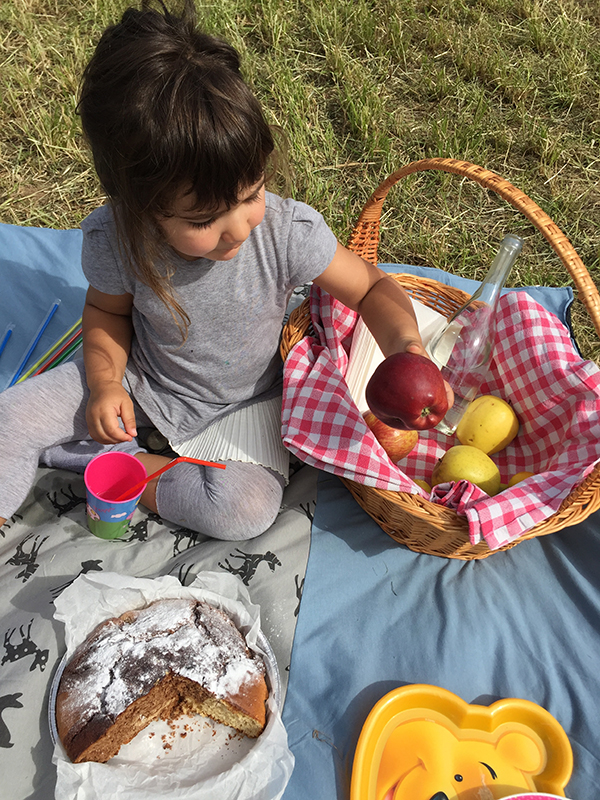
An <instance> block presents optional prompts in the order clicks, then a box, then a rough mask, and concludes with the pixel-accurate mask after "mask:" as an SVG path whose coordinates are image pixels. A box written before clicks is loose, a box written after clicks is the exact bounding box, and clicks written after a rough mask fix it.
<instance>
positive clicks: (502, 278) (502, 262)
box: [472, 234, 523, 307]
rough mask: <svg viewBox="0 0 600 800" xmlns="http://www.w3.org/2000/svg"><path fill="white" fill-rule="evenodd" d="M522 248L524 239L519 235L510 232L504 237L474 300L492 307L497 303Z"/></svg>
mask: <svg viewBox="0 0 600 800" xmlns="http://www.w3.org/2000/svg"><path fill="white" fill-rule="evenodd" d="M522 248H523V240H522V239H521V238H520V237H519V236H514V235H513V234H508V235H507V236H505V237H504V239H503V240H502V243H501V244H500V249H499V250H498V252H497V254H496V257H495V258H494V260H493V262H492V265H491V267H490V268H489V270H488V273H487V275H486V276H485V278H484V280H483V282H482V283H481V286H480V287H479V288H478V289H477V291H476V292H475V293H474V295H473V297H472V300H480V301H482V302H483V303H486V304H487V305H489V306H491V307H494V306H495V305H496V303H497V302H498V298H499V296H500V292H501V291H502V289H503V287H504V284H505V283H506V279H507V278H508V275H509V273H510V271H511V269H512V267H513V264H514V263H515V261H516V259H517V256H518V255H519V253H520V252H521V250H522Z"/></svg>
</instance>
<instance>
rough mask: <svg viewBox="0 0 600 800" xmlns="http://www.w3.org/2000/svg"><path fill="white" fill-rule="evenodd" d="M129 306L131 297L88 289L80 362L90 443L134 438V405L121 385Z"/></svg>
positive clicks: (128, 335) (128, 341) (128, 340)
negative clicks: (88, 393)
mask: <svg viewBox="0 0 600 800" xmlns="http://www.w3.org/2000/svg"><path fill="white" fill-rule="evenodd" d="M132 304H133V298H132V296H131V295H130V294H122V295H109V294H104V292H100V291H98V290H97V289H94V288H93V287H91V286H90V288H89V289H88V292H87V295H86V299H85V306H84V309H83V358H84V362H85V372H86V378H87V384H88V387H89V389H90V399H89V401H88V405H87V410H86V420H87V424H88V430H89V432H90V436H91V437H92V439H95V440H96V441H97V442H102V443H103V444H110V443H116V442H127V441H131V439H132V438H133V437H134V436H136V435H137V430H136V426H135V415H134V411H133V403H132V401H131V398H130V396H129V394H128V393H127V392H126V391H125V389H124V388H123V386H122V383H121V382H122V380H123V375H124V374H125V367H126V365H127V358H128V356H129V348H130V345H131V334H132V323H131V308H132ZM119 418H120V419H121V421H122V423H123V428H124V429H125V430H123V428H121V427H120V426H119Z"/></svg>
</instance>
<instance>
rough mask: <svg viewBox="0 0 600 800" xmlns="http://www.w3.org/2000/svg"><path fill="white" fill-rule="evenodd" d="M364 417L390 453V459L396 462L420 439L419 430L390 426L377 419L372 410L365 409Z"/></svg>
mask: <svg viewBox="0 0 600 800" xmlns="http://www.w3.org/2000/svg"><path fill="white" fill-rule="evenodd" d="M363 417H364V418H365V422H366V423H367V425H368V426H369V428H370V429H371V431H372V432H373V435H374V436H375V438H376V439H377V441H378V442H379V444H380V445H381V446H382V447H383V449H384V450H385V452H386V453H387V454H388V456H389V458H390V461H393V462H394V464H396V463H397V462H398V461H400V459H401V458H404V456H407V455H408V454H409V453H410V451H411V450H412V449H413V448H414V447H415V445H416V444H417V442H418V440H419V434H418V432H417V431H403V430H399V429H398V428H390V426H389V425H386V424H385V423H384V422H382V421H381V420H380V419H377V417H376V416H375V414H373V412H372V411H365V413H364V414H363Z"/></svg>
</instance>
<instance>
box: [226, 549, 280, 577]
mask: <svg viewBox="0 0 600 800" xmlns="http://www.w3.org/2000/svg"><path fill="white" fill-rule="evenodd" d="M235 549H236V552H234V553H230V554H229V556H230V558H232V559H233V558H239V559H241V563H240V564H239V565H238V566H233V565H232V564H230V562H229V559H227V558H226V559H224V562H221V561H219V566H220V567H221V569H224V570H225V571H226V572H231V574H232V575H237V576H238V577H239V578H241V579H242V583H244V584H245V585H246V586H248V585H249V584H250V581H251V580H252V578H253V577H254V575H255V573H256V570H257V569H258V566H259V564H261V563H262V562H263V561H266V563H267V564H268V565H269V568H270V570H271V572H275V568H276V567H280V566H281V561H280V560H279V559H278V558H277V556H276V555H275V553H272V552H271V551H270V550H267V552H266V553H245V552H244V551H243V550H240V548H239V547H236V548H235Z"/></svg>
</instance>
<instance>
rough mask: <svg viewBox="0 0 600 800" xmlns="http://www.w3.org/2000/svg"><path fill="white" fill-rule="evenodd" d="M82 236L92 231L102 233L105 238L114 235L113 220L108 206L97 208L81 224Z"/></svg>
mask: <svg viewBox="0 0 600 800" xmlns="http://www.w3.org/2000/svg"><path fill="white" fill-rule="evenodd" d="M81 230H82V231H83V233H84V235H85V234H88V233H91V232H92V231H103V232H104V233H105V234H106V235H107V236H109V237H112V236H113V235H116V229H115V219H114V216H113V212H112V209H111V207H110V206H109V205H105V206H98V208H95V209H94V210H93V211H92V212H91V214H88V215H87V217H86V218H85V219H84V220H82V222H81Z"/></svg>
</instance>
